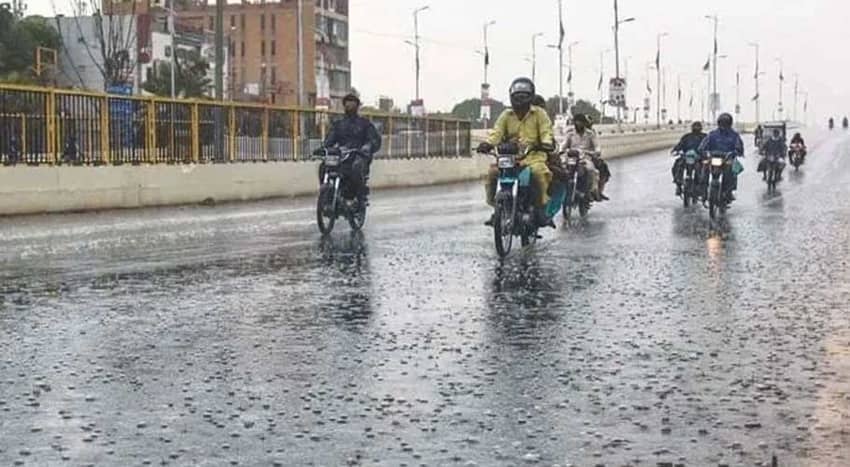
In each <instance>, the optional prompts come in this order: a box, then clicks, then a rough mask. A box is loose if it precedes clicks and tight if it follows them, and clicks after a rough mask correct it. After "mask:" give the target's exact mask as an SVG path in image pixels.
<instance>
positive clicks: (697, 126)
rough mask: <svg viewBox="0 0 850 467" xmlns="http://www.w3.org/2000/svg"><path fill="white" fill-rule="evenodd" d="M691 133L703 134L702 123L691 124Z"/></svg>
mask: <svg viewBox="0 0 850 467" xmlns="http://www.w3.org/2000/svg"><path fill="white" fill-rule="evenodd" d="M691 131H693V132H694V133H697V132H699V133H702V122H701V121H699V120H697V121H695V122H693V123H691Z"/></svg>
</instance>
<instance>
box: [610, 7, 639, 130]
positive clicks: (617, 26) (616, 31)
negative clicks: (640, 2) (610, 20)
mask: <svg viewBox="0 0 850 467" xmlns="http://www.w3.org/2000/svg"><path fill="white" fill-rule="evenodd" d="M634 20H635V19H634V18H626V19H624V20H622V21H620V8H619V2H618V1H617V0H614V77H615V78H617V80H618V81H619V79H620V25H621V24H623V23H630V22H632V21H634ZM616 105H617V125H620V123H621V119H622V108H621V106H620V104H619V103H617V104H616ZM626 118H628V116H626Z"/></svg>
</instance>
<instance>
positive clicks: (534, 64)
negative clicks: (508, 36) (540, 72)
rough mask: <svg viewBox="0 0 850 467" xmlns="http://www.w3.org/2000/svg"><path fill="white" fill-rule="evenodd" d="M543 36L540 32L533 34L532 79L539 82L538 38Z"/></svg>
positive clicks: (535, 82)
mask: <svg viewBox="0 0 850 467" xmlns="http://www.w3.org/2000/svg"><path fill="white" fill-rule="evenodd" d="M541 36H543V33H542V32H538V33H536V34H534V35H532V36H531V81H534V84H535V85H536V84H537V38H538V37H541Z"/></svg>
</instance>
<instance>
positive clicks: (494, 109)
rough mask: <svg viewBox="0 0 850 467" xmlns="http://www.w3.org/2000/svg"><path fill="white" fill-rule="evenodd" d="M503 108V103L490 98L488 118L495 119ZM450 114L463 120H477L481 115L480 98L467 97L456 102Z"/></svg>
mask: <svg viewBox="0 0 850 467" xmlns="http://www.w3.org/2000/svg"><path fill="white" fill-rule="evenodd" d="M504 110H505V104H503V103H501V102H499V101H497V100H493V99H491V100H490V118H491V119H492V120H495V119H497V118H498V117H499V115H501V113H502V112H504ZM452 116H453V117H455V118H462V119H464V120H472V121H477V120H478V119H479V117H481V99H478V98H474V99H467V100H465V101H463V102H460V103H458V104H457V105H455V106H454V108H453V109H452Z"/></svg>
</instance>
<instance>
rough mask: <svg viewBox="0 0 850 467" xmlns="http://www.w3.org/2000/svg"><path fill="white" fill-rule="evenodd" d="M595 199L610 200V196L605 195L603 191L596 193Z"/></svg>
mask: <svg viewBox="0 0 850 467" xmlns="http://www.w3.org/2000/svg"><path fill="white" fill-rule="evenodd" d="M597 201H611V198H609V197H607V196H605V194H603V193H597Z"/></svg>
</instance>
